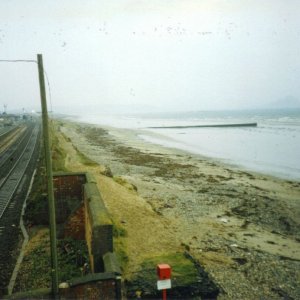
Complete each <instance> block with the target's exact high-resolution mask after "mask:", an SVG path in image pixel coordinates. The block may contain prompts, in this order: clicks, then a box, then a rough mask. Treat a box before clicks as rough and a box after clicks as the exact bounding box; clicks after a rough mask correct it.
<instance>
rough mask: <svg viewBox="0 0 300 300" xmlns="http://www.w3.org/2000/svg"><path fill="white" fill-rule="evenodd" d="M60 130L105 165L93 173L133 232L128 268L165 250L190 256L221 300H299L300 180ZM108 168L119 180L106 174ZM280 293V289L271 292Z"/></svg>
mask: <svg viewBox="0 0 300 300" xmlns="http://www.w3.org/2000/svg"><path fill="white" fill-rule="evenodd" d="M59 122H60V124H61V125H60V130H61V132H62V133H63V135H64V136H66V137H67V139H68V140H69V142H68V147H69V149H71V148H70V147H71V146H72V145H73V146H75V147H76V148H77V149H78V150H79V151H80V152H82V153H83V154H84V155H85V156H87V157H88V158H90V159H92V160H93V161H95V162H97V163H98V164H99V167H94V168H93V167H90V168H89V170H88V171H90V172H93V173H94V175H96V176H97V178H98V179H97V181H98V185H99V187H100V191H101V194H102V196H103V199H104V201H105V203H106V205H107V207H108V209H109V211H110V212H111V214H112V217H113V219H114V220H115V221H116V222H119V223H122V224H123V226H124V227H125V228H126V230H127V232H128V237H126V239H125V240H124V241H126V245H127V252H128V253H127V254H128V258H129V262H128V270H136V269H138V266H139V264H140V263H142V262H143V260H144V259H146V258H147V257H149V256H153V255H154V256H155V255H157V254H158V253H159V252H167V251H172V249H173V251H183V250H188V251H189V253H191V254H192V255H193V257H195V258H196V259H197V260H198V261H199V262H200V263H201V265H203V266H204V267H205V269H206V270H207V271H208V272H209V274H210V276H211V277H212V278H214V280H215V281H216V282H217V283H218V285H219V286H221V287H222V289H223V290H224V295H223V296H222V297H225V298H224V299H230V297H236V298H249V297H250V298H253V297H261V296H264V297H275V299H276V297H278V295H279V294H280V293H282V291H284V292H285V293H287V295H291V296H293V297H295V298H297V297H299V296H300V288H299V286H298V284H297V278H298V277H297V276H300V274H299V272H300V271H299V270H300V251H299V250H300V247H299V245H300V243H299V242H300V234H299V219H300V218H299V217H300V206H299V205H300V203H299V199H300V183H299V182H297V181H291V180H282V179H278V178H276V177H272V176H268V175H262V174H257V173H254V172H251V171H244V170H241V169H240V168H232V167H231V166H228V165H226V164H222V163H218V162H216V161H215V160H213V159H207V158H206V157H203V156H199V155H193V154H189V153H186V152H184V151H181V150H177V149H170V148H164V147H162V146H159V145H155V144H150V143H148V142H145V141H143V140H141V139H139V138H138V137H137V136H136V134H137V132H130V131H128V130H127V129H126V130H123V129H121V130H119V129H114V128H111V127H108V126H99V125H88V124H86V123H76V122H69V121H65V120H59ZM60 142H61V143H64V144H66V143H67V141H66V140H64V138H63V137H61V139H60ZM69 144H70V145H69ZM69 152H70V153H71V150H70V151H69ZM70 155H71V154H70ZM68 160H69V165H70V166H71V167H72V168H73V169H74V170H75V169H76V167H77V166H75V164H73V163H72V158H71V156H70V157H69V158H67V161H68ZM71 163H72V164H71ZM77 165H78V164H77ZM78 167H79V166H78ZM107 168H109V169H110V170H111V172H112V174H113V175H114V176H113V178H109V177H107V176H104V175H102V174H103V171H101V170H105V169H107ZM101 172H102V174H101ZM114 191H117V192H116V193H115V192H114ZM145 237H147V239H145ZM159 241H163V242H161V245H160V247H159V246H158V245H157V243H159ZM274 268H275V270H276V272H277V276H275V277H274V276H271V274H272V272H274ZM128 270H127V271H126V270H125V272H124V276H125V278H130V276H131V275H130V273H128ZM290 274H294V276H291V275H290ZM258 277H261V278H260V280H259V278H258ZM283 285H284V286H283ZM258 286H259V288H257V287H258ZM278 286H283V287H282V288H281V290H282V291H277V292H276V291H275V290H274V288H275V287H278ZM288 286H292V287H293V288H292V289H290V288H288ZM222 299H223V298H222Z"/></svg>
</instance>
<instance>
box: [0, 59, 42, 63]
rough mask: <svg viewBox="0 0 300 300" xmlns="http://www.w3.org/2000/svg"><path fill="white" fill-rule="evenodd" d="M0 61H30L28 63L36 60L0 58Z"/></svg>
mask: <svg viewBox="0 0 300 300" xmlns="http://www.w3.org/2000/svg"><path fill="white" fill-rule="evenodd" d="M0 62H11V63H17V62H30V63H36V64H37V61H36V60H30V59H0Z"/></svg>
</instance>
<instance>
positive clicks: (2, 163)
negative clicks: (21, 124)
mask: <svg viewBox="0 0 300 300" xmlns="http://www.w3.org/2000/svg"><path fill="white" fill-rule="evenodd" d="M33 126H34V125H33V124H30V125H28V126H26V127H25V128H22V129H23V132H21V133H20V134H18V132H13V133H12V134H11V136H9V137H7V139H6V140H5V141H2V142H1V143H2V145H1V146H3V147H4V151H2V152H1V153H0V189H1V185H2V182H3V181H4V180H5V177H7V174H8V173H9V172H10V171H11V169H13V167H14V165H15V163H16V160H15V158H18V157H19V156H20V153H21V152H22V151H23V150H24V148H25V146H26V143H27V141H28V138H29V136H30V134H31V131H32V128H33ZM16 134H18V135H17V137H16V136H15V135H16ZM12 140H13V143H11V141H12ZM5 143H6V145H4V144H5Z"/></svg>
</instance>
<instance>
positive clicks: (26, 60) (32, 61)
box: [0, 59, 53, 112]
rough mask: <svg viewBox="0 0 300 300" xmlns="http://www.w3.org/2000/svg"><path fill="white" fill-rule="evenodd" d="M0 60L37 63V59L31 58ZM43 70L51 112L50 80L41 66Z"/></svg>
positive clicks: (2, 60) (51, 110)
mask: <svg viewBox="0 0 300 300" xmlns="http://www.w3.org/2000/svg"><path fill="white" fill-rule="evenodd" d="M0 62H8V63H20V62H25V63H36V64H38V62H37V60H33V59H0ZM43 71H44V74H45V77H46V81H47V85H48V92H49V102H50V112H53V109H52V96H51V88H50V81H49V78H48V74H47V72H46V70H45V68H43Z"/></svg>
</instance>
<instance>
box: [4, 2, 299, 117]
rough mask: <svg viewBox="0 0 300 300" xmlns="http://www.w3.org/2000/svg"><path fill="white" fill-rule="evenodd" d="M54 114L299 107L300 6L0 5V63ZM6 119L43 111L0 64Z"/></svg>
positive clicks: (8, 3)
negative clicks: (40, 67)
mask: <svg viewBox="0 0 300 300" xmlns="http://www.w3.org/2000/svg"><path fill="white" fill-rule="evenodd" d="M38 53H41V54H42V55H43V61H44V68H45V71H46V72H47V75H48V79H49V86H47V97H48V107H50V108H49V109H52V110H53V111H55V112H64V113H68V112H69V113H74V112H109V111H115V112H120V111H125V112H147V111H149V112H151V111H155V112H158V111H191V110H214V109H248V108H261V107H268V108H276V107H278V106H280V105H282V104H284V103H286V105H287V106H294V105H298V106H300V1H299V0H239V1H236V0H198V1H196V0H182V1H179V0H164V1H161V0H151V1H149V0H148V1H145V0H140V1H137V0H110V1H101V0H95V1H94V0H89V1H87V0H60V1H53V0H51V1H49V0H27V1H19V0H1V1H0V60H18V59H25V60H36V55H37V54H38ZM0 89H1V93H0V111H3V105H4V104H6V105H7V110H8V111H9V110H13V109H21V108H25V110H26V111H30V110H31V109H35V110H40V108H39V107H40V97H39V85H38V73H37V65H36V64H35V63H29V62H23V63H5V62H0Z"/></svg>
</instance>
